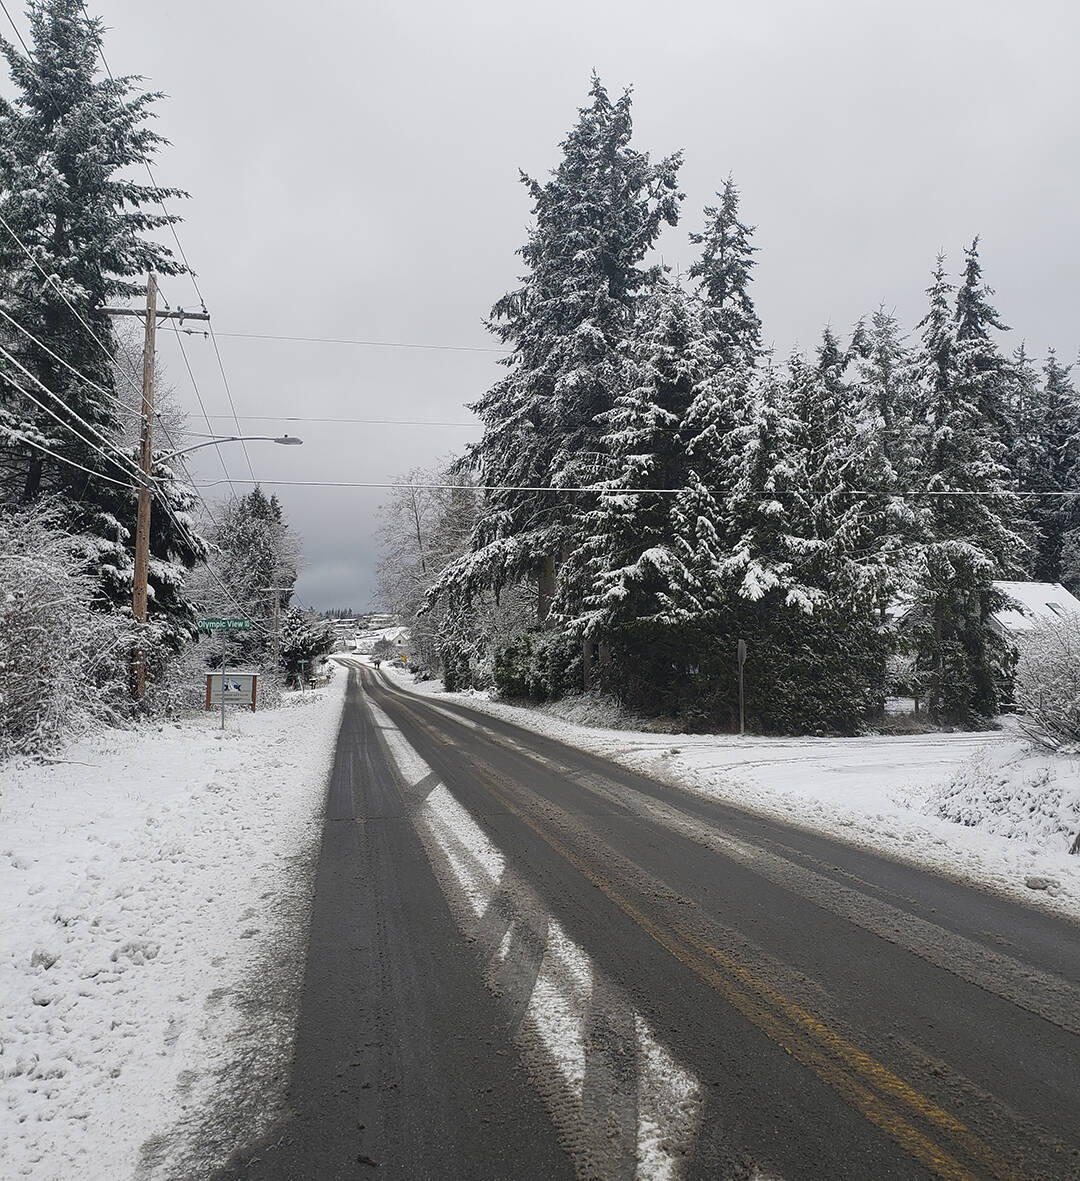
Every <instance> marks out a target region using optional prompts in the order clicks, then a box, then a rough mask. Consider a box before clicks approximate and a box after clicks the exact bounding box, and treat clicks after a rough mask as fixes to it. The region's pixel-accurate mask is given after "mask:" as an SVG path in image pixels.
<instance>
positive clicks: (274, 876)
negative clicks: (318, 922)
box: [0, 671, 347, 1181]
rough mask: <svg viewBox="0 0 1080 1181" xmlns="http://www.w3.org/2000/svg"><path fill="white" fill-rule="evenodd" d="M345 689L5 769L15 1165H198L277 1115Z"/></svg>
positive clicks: (47, 1170) (1, 939) (8, 1172)
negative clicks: (224, 1102) (255, 991)
mask: <svg viewBox="0 0 1080 1181" xmlns="http://www.w3.org/2000/svg"><path fill="white" fill-rule="evenodd" d="M346 681H347V676H346V675H345V673H344V672H343V671H342V672H339V674H338V676H337V677H336V678H335V679H334V681H333V682H332V683H331V684H330V685H329V686H328V687H327V688H326V689H324V690H321V691H319V692H317V693H308V694H305V695H295V696H294V695H290V697H289V698H288V699H287V701H286V703H285V704H283V705H282V706H281V707H280V708H278V709H274V710H267V711H265V712H260V713H256V714H247V713H243V712H241V711H235V712H232V713H230V715H229V719H228V727H227V729H226V730H225V731H224V732H222V731H221V730H219V729H217V724H218V723H217V717H216V715H205V716H201V717H196V718H191V719H185V720H184V721H182V722H179V723H176V724H174V725H164V726H159V727H153V728H151V727H144V728H141V729H138V730H134V731H108V732H106V733H104V734H101V735H98V736H95V737H92V738H89V739H87V740H85V741H82V742H79V743H77V744H76V745H74V746H73V747H72V748H70V749H69V750H68V751H66V752H65V754H64V756H63V758H62V759H61V760H60V761H58V762H56V763H55V764H52V765H44V766H43V765H37V764H31V763H27V762H11V763H8V764H5V765H3V766H0V898H2V899H3V922H2V923H0V1125H2V1135H0V1176H3V1177H4V1178H18V1177H32V1178H34V1181H51V1179H57V1181H59V1179H60V1178H65V1179H66V1178H70V1177H79V1178H84V1179H87V1181H93V1179H95V1178H102V1179H106V1178H107V1179H109V1181H116V1179H123V1178H134V1177H140V1178H147V1179H152V1178H162V1177H166V1176H183V1177H194V1176H198V1175H199V1174H200V1172H202V1171H203V1170H202V1169H201V1168H200V1164H201V1161H202V1159H203V1158H204V1157H205V1158H209V1159H223V1158H224V1157H225V1156H227V1155H228V1153H229V1151H230V1150H231V1149H232V1147H233V1146H234V1145H235V1144H236V1143H242V1142H245V1141H246V1140H248V1139H249V1138H250V1137H251V1136H252V1135H253V1134H257V1133H258V1131H259V1130H260V1129H261V1127H262V1126H263V1125H264V1122H265V1121H266V1120H268V1119H269V1118H271V1116H272V1110H268V1108H269V1107H271V1106H272V1099H273V1096H274V1094H275V1090H276V1089H278V1090H279V1089H280V1082H281V1080H282V1078H283V1076H284V1075H285V1074H287V1070H288V1062H289V1058H290V1056H291V1052H292V1036H293V1028H294V1024H295V1013H296V1007H297V1004H298V993H299V986H300V978H301V975H302V971H303V957H304V952H305V938H306V920H307V913H308V908H309V905H310V895H311V888H312V881H313V872H314V862H315V859H316V857H317V854H318V847H319V837H320V834H321V818H322V811H323V806H324V802H325V798H326V783H327V778H328V775H329V770H330V765H331V761H332V759H333V752H334V743H335V739H336V735H337V730H338V726H339V723H340V717H341V707H342V702H343V700H344V692H345V683H346ZM271 954H272V955H273V970H272V971H267V972H262V973H260V972H259V967H260V965H261V964H262V963H263V961H264V960H265V959H266V958H268V957H269V956H270V955H271ZM256 977H258V978H259V979H260V983H259V989H260V1004H259V1005H258V1006H252V1005H249V1004H247V1003H246V999H247V998H246V990H249V989H250V988H251V987H252V984H251V981H252V980H253V978H256ZM222 1091H226V1092H228V1093H230V1094H231V1095H232V1096H233V1102H232V1104H231V1108H232V1110H233V1112H234V1125H233V1126H231V1127H229V1128H218V1129H214V1128H207V1127H205V1126H202V1125H201V1124H200V1123H199V1120H200V1119H201V1113H202V1112H203V1111H204V1110H208V1109H212V1108H214V1107H215V1106H216V1104H217V1103H218V1099H219V1094H220V1092H222Z"/></svg>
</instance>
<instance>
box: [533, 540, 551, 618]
mask: <svg viewBox="0 0 1080 1181" xmlns="http://www.w3.org/2000/svg"><path fill="white" fill-rule="evenodd" d="M554 597H555V559H554V557H551V556H548V557H546V558H544V560H543V563H542V564H541V566H540V569H539V570H538V571H537V574H536V618H537V621H538V622H540V623H543V622H544V621H545V620H546V619H547V617H548V613H549V612H550V611H551V601H552V599H554Z"/></svg>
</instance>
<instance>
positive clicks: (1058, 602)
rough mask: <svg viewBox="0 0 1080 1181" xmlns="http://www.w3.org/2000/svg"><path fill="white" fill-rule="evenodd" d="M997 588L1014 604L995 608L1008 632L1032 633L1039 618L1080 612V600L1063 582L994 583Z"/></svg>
mask: <svg viewBox="0 0 1080 1181" xmlns="http://www.w3.org/2000/svg"><path fill="white" fill-rule="evenodd" d="M994 589H995V590H999V591H1001V592H1002V593H1003V594H1006V595H1008V596H1009V598H1010V599H1011V600H1012V602H1013V606H1012V607H1007V608H1005V609H1004V610H1002V611H995V612H994V615H993V618H994V620H995V622H997V623H998V624H1000V626H1001V627H1003V628H1004V629H1005V630H1006V631H1009V632H1012V633H1013V634H1016V633H1018V632H1029V631H1031V630H1032V629H1033V628H1035V627H1037V626H1038V623H1039V620H1040V619H1053V618H1055V617H1060V616H1062V615H1080V599H1078V598H1077V597H1076V596H1075V595H1074V594H1072V593H1071V592H1070V591H1067V590H1066V589H1065V588H1064V587H1063V586H1062V585H1061V583H1060V582H1004V581H1002V582H995V583H994Z"/></svg>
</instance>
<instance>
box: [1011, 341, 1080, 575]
mask: <svg viewBox="0 0 1080 1181" xmlns="http://www.w3.org/2000/svg"><path fill="white" fill-rule="evenodd" d="M1013 368H1014V373H1015V374H1016V383H1015V384H1016V390H1017V393H1016V396H1015V402H1016V404H1018V405H1020V406H1022V407H1023V417H1022V418H1021V419H1020V421H1021V422H1022V424H1023V434H1022V435H1021V434H1019V433H1018V435H1017V452H1018V453H1019V462H1018V464H1017V482H1018V487H1019V490H1020V491H1021V492H1023V493H1027V494H1029V499H1028V501H1027V502H1026V507H1027V512H1028V514H1029V516H1030V517H1031V519H1032V522H1033V524H1034V526H1035V538H1034V543H1033V547H1032V556H1031V573H1032V577H1033V578H1035V579H1036V580H1037V581H1039V582H1060V581H1061V580H1062V578H1063V576H1064V573H1063V565H1062V552H1063V548H1064V545H1065V541H1066V538H1068V537H1070V536H1071V535H1072V534H1074V533H1075V531H1076V530H1077V529H1078V528H1080V503H1078V502H1080V495H1073V494H1080V399H1078V397H1077V392H1076V387H1075V386H1074V385H1073V382H1072V377H1071V373H1072V366H1071V365H1062V364H1061V362H1060V361H1059V360H1058V359H1057V354H1056V353H1055V352H1054V350H1053V349H1051V350H1050V352H1049V355H1048V356H1047V358H1046V364H1045V365H1044V367H1043V371H1042V380H1041V381H1040V380H1039V378H1038V375H1036V374H1035V372H1034V366H1033V365H1031V364H1030V362H1028V360H1027V357H1026V355H1024V354H1023V353H1021V355H1020V356H1019V357H1018V358H1017V359H1016V360H1015V362H1014V366H1013Z"/></svg>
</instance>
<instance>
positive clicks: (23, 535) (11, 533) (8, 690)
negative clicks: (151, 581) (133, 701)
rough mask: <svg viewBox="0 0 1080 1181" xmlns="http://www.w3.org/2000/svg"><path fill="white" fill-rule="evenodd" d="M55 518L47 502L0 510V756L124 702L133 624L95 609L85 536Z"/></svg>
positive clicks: (111, 715) (44, 746)
mask: <svg viewBox="0 0 1080 1181" xmlns="http://www.w3.org/2000/svg"><path fill="white" fill-rule="evenodd" d="M57 521H58V517H57V514H56V512H55V510H53V509H51V508H50V507H48V506H35V507H33V508H30V509H27V510H25V511H22V512H18V513H7V514H0V758H3V757H7V756H9V755H11V754H16V753H21V754H37V753H41V752H43V751H46V750H48V749H50V748H52V747H54V746H56V745H57V744H58V743H59V742H61V741H62V740H63V739H64V738H65V737H66V736H67V735H69V734H72V733H75V732H77V731H79V730H80V729H83V728H85V727H86V726H88V725H90V724H91V723H92V722H94V721H95V720H101V719H104V720H108V721H114V722H115V721H118V720H120V718H121V717H122V715H123V713H124V712H125V711H126V710H127V709H128V708H129V707H128V701H129V690H128V669H129V663H130V657H131V646H132V641H133V639H134V634H135V629H134V625H133V623H132V622H131V620H130V619H129V618H128V617H126V616H123V615H119V614H117V613H116V612H114V611H109V610H99V609H98V606H99V605H98V604H96V603H95V599H94V596H95V594H96V593H97V588H98V585H99V584H98V581H97V579H96V578H95V577H94V576H93V574H92V573H91V572H90V570H89V569H88V566H87V556H88V554H87V551H88V545H87V539H84V538H80V537H77V536H71V535H70V534H67V533H65V532H64V531H63V530H62V529H61V528H59V526H58V524H57Z"/></svg>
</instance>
